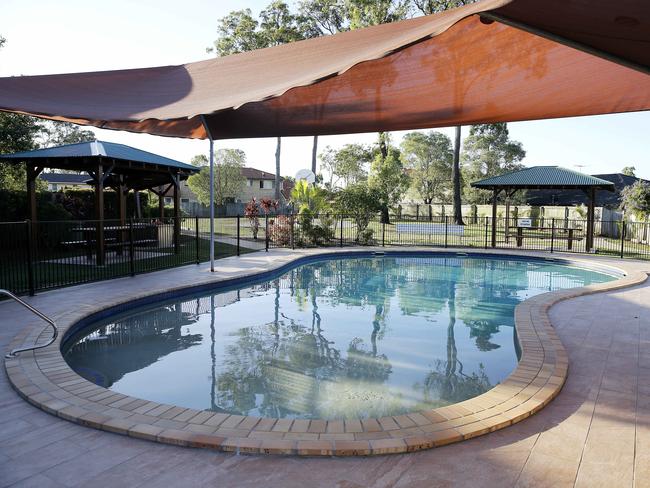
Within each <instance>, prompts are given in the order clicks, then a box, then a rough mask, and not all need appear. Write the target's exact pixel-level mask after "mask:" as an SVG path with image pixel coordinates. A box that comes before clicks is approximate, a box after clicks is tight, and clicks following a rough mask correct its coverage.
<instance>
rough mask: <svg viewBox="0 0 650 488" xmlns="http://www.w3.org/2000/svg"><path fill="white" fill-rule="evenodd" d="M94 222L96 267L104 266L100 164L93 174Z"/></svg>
mask: <svg viewBox="0 0 650 488" xmlns="http://www.w3.org/2000/svg"><path fill="white" fill-rule="evenodd" d="M95 220H97V224H96V225H97V231H96V233H95V244H96V249H97V266H104V261H105V260H104V252H105V248H104V167H103V166H102V165H101V163H100V164H98V165H97V171H96V173H95Z"/></svg>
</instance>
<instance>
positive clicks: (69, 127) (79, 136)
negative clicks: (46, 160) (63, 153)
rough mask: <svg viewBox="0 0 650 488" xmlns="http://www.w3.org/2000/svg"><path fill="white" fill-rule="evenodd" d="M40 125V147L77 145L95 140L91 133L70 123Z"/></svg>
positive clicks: (44, 123) (45, 123)
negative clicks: (41, 127) (41, 126)
mask: <svg viewBox="0 0 650 488" xmlns="http://www.w3.org/2000/svg"><path fill="white" fill-rule="evenodd" d="M42 124H43V131H42V133H41V139H42V142H41V145H42V146H43V147H54V146H63V145H65V144H77V143H80V142H90V141H94V140H96V139H97V138H96V137H95V133H94V132H93V131H90V130H84V129H81V128H80V127H79V126H78V125H75V124H71V123H70V122H43V123H42Z"/></svg>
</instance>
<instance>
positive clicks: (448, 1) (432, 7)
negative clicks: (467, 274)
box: [413, 0, 477, 225]
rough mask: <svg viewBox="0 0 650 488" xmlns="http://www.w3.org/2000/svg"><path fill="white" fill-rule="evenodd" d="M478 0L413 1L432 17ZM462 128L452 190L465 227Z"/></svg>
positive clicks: (458, 218)
mask: <svg viewBox="0 0 650 488" xmlns="http://www.w3.org/2000/svg"><path fill="white" fill-rule="evenodd" d="M476 1H477V0H413V4H414V6H415V9H416V10H417V11H419V12H420V13H421V14H423V15H431V14H435V13H438V12H444V11H445V10H450V9H453V8H458V7H462V6H463V5H468V4H470V3H474V2H476ZM460 132H461V128H460V126H458V127H456V130H455V134H454V158H453V166H452V175H451V177H452V188H453V207H454V210H453V219H454V223H455V224H457V225H464V222H463V212H462V204H463V202H462V189H461V170H460V136H461V134H460Z"/></svg>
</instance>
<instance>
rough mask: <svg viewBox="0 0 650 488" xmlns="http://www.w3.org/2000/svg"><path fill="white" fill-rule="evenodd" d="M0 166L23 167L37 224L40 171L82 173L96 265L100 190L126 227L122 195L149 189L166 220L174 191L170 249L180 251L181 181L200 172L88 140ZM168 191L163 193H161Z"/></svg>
mask: <svg viewBox="0 0 650 488" xmlns="http://www.w3.org/2000/svg"><path fill="white" fill-rule="evenodd" d="M0 161H2V162H5V163H13V164H22V163H24V164H25V165H26V168H27V196H28V198H27V202H28V206H29V211H28V215H29V216H30V218H31V220H32V222H36V221H37V212H36V210H37V209H36V178H38V175H39V174H40V173H41V171H43V169H44V168H54V169H64V170H70V171H85V172H86V173H88V175H89V176H90V179H91V181H92V183H93V186H94V187H95V220H97V225H96V235H95V238H94V241H95V245H96V251H97V264H98V265H100V266H101V265H103V264H104V257H105V240H104V188H112V189H114V190H115V191H116V192H117V194H118V198H117V202H118V209H119V211H118V213H119V216H120V224H121V226H124V225H126V196H127V194H128V192H129V191H130V190H133V191H142V190H152V191H153V192H154V193H156V194H157V195H158V196H159V197H160V207H159V208H160V217H161V218H162V217H164V213H163V212H164V200H163V198H162V195H164V194H165V193H166V192H167V191H169V190H170V189H171V188H173V190H174V198H173V199H174V248H175V250H176V252H178V250H179V246H180V182H181V181H182V180H185V179H187V178H188V177H189V176H190V175H191V174H193V173H195V172H197V171H198V168H196V167H195V166H192V165H190V164H185V163H181V162H180V161H176V160H174V159H170V158H166V157H164V156H160V155H158V154H153V153H150V152H147V151H142V150H141V149H136V148H134V147H131V146H126V145H124V144H116V143H114V142H104V141H92V142H81V143H78V144H68V145H64V146H57V147H50V148H45V149H36V150H34V151H26V152H19V153H14V154H5V155H0ZM165 187H166V188H165Z"/></svg>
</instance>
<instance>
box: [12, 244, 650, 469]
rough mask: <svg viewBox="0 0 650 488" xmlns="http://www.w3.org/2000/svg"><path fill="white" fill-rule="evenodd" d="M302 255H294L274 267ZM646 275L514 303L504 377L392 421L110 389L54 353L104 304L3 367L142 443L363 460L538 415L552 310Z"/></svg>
mask: <svg viewBox="0 0 650 488" xmlns="http://www.w3.org/2000/svg"><path fill="white" fill-rule="evenodd" d="M349 252H350V251H347V253H348V254H349ZM365 252H367V250H366V251H365ZM312 254H313V252H312ZM326 254H329V253H326ZM490 254H494V253H490ZM304 256H305V253H302V254H301V253H296V254H295V255H294V256H292V257H289V258H288V259H285V260H284V261H282V260H279V262H278V264H277V265H272V266H271V268H277V267H280V266H282V265H286V263H287V262H292V261H295V260H297V259H300V258H301V257H304ZM582 263H584V261H582ZM267 270H268V269H267ZM253 274H254V273H253ZM646 279H647V274H646V273H644V272H640V271H633V272H631V273H629V274H628V275H627V276H625V277H623V278H621V279H619V280H616V281H613V282H609V283H601V284H596V285H590V286H587V287H583V288H576V289H570V290H562V291H557V292H552V293H546V294H543V295H538V296H535V297H533V298H530V299H528V300H526V301H524V302H522V303H520V304H519V305H518V306H517V307H516V309H515V328H516V332H517V339H518V342H519V346H520V348H521V360H520V361H519V363H518V365H517V367H516V368H515V370H514V371H513V372H512V374H510V376H508V378H506V379H505V380H504V381H503V382H502V383H500V384H499V385H497V386H496V387H494V388H493V389H491V390H490V391H488V392H486V393H484V394H482V395H480V396H477V397H475V398H472V399H469V400H466V401H463V402H460V403H456V404H453V405H449V406H446V407H442V408H436V409H433V410H426V411H420V412H413V413H409V414H405V415H398V416H392V417H382V418H377V419H360V420H346V421H341V420H329V421H328V420H292V419H274V418H259V417H250V416H241V415H229V414H224V413H214V412H211V411H206V410H194V409H189V408H183V407H178V406H174V405H164V404H159V403H156V402H150V401H147V400H142V399H138V398H134V397H130V396H127V395H123V394H121V393H115V392H112V391H110V390H107V389H105V388H102V387H100V386H97V385H95V384H93V383H91V382H89V381H87V380H86V379H84V378H82V377H80V376H79V375H77V374H76V373H75V372H74V371H73V370H72V369H71V368H70V367H69V366H68V364H67V363H66V362H65V360H64V359H63V357H62V355H61V352H60V346H61V342H60V341H61V336H63V335H64V333H65V331H66V330H67V329H69V328H70V327H72V326H73V325H74V324H75V323H76V322H78V321H79V320H80V319H81V318H82V317H83V316H88V315H90V314H91V313H94V312H97V311H98V310H100V309H101V308H103V307H105V305H104V306H103V307H94V310H90V309H89V308H88V307H87V308H85V309H84V310H82V311H81V316H80V312H79V311H77V312H76V313H70V314H69V316H67V317H64V320H63V321H61V320H60V322H61V323H60V324H59V325H60V327H61V329H62V332H63V334H61V336H60V337H59V339H57V341H56V342H55V343H54V344H52V345H51V346H49V347H47V348H45V349H42V350H38V351H35V352H27V353H22V354H21V355H20V356H19V357H17V358H9V359H6V360H5V369H6V372H7V375H8V377H9V380H10V382H11V384H12V386H13V387H14V389H15V390H16V391H17V392H18V394H19V395H20V396H21V397H23V398H24V399H25V400H27V401H28V402H30V403H31V404H33V405H35V406H37V407H38V408H40V409H42V410H44V411H46V412H49V413H51V414H53V415H57V416H58V417H60V418H63V419H66V420H69V421H72V422H76V423H78V424H81V425H86V426H89V427H94V428H97V429H101V430H105V431H109V432H114V433H118V434H123V435H128V436H132V437H137V438H141V439H148V440H152V441H157V442H162V443H166V444H175V445H181V446H190V447H203V448H212V449H218V450H222V451H232V452H237V453H263V454H285V455H286V454H289V455H305V456H352V455H354V456H366V455H377V454H390V453H404V452H412V451H417V450H421V449H429V448H432V447H438V446H443V445H445V444H450V443H453V442H458V441H461V440H464V439H469V438H472V437H476V436H479V435H483V434H487V433H489V432H492V431H495V430H498V429H502V428H504V427H507V426H509V425H512V424H514V423H516V422H519V421H521V420H523V419H525V418H526V417H528V416H530V415H532V414H534V413H536V412H538V411H539V410H540V409H542V408H543V407H544V406H545V405H547V404H548V403H549V402H550V401H551V400H552V399H553V398H555V396H557V394H558V393H559V392H560V390H561V388H562V386H563V384H564V382H565V380H566V377H567V371H568V357H567V353H566V351H565V349H564V347H563V346H562V343H561V342H560V340H559V339H558V337H557V335H556V333H555V330H554V329H553V327H552V325H551V323H550V320H549V316H548V310H549V309H550V307H551V306H553V305H554V304H556V303H558V302H559V301H562V300H566V299H569V298H574V297H578V296H582V295H586V294H592V293H598V292H604V291H610V290H615V289H620V288H624V287H628V286H633V285H637V284H640V283H642V282H644V281H645V280H646ZM49 333H50V332H49V331H48V329H47V328H45V327H40V326H39V327H32V328H27V330H25V331H23V333H21V334H19V336H17V337H16V338H15V339H14V341H13V343H12V347H15V346H18V345H21V344H24V343H30V342H33V341H36V340H39V339H41V340H42V339H44V338H46V337H47V336H48V334H49ZM41 336H42V337H41Z"/></svg>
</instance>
